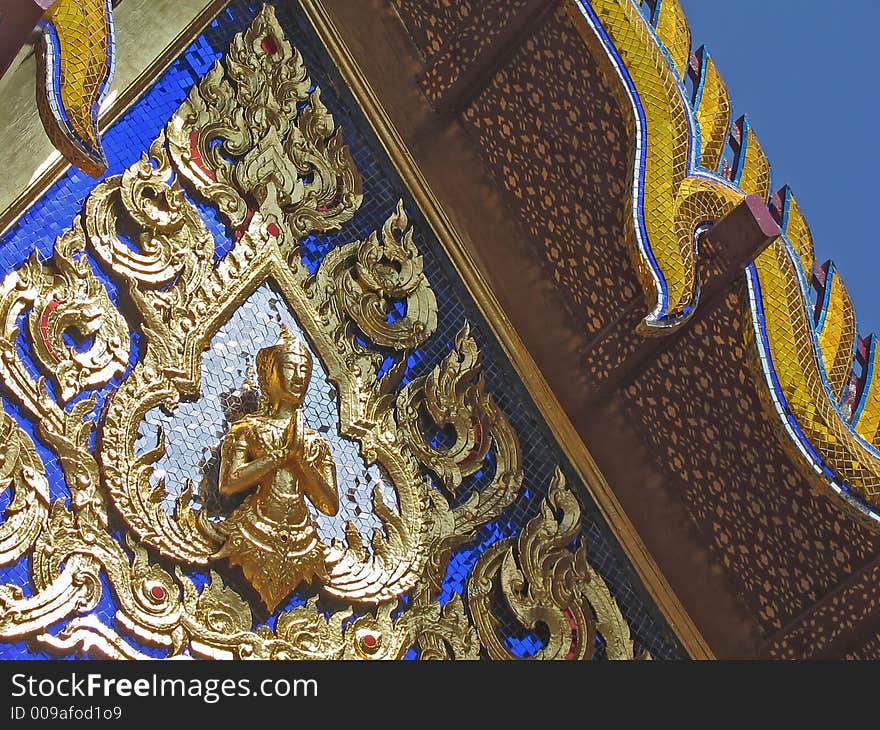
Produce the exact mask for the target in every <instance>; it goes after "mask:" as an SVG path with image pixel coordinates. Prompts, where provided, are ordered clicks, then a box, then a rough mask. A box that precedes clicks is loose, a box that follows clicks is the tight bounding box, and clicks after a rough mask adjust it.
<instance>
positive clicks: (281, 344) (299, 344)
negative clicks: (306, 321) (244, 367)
mask: <svg viewBox="0 0 880 730" xmlns="http://www.w3.org/2000/svg"><path fill="white" fill-rule="evenodd" d="M256 360H257V378H258V379H259V381H260V384H261V385H263V384H264V383H265V382H266V378H267V377H268V375H269V371H270V370H271V368H272V366H273V364H274V363H281V362H299V361H305V362H306V363H308V366H309V373H310V374H311V371H312V354H311V353H310V352H309V349H308V347H306V343H305V342H303V341H302V339H301V338H299V337H297V336H296V335H294V334H292V333H291V332H290V330H288V329H287V326H286V325H283V324H282V325H281V334H280V335H279V336H278V341H277V342H276V343H275V344H274V345H270V346H269V347H263V348H261V349H260V351H259V352H258V353H257V358H256Z"/></svg>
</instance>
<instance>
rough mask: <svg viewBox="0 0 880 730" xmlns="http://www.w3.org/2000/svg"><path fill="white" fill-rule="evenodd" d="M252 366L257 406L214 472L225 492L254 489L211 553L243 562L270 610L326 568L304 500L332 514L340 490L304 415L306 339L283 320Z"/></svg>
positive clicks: (323, 445)
mask: <svg viewBox="0 0 880 730" xmlns="http://www.w3.org/2000/svg"><path fill="white" fill-rule="evenodd" d="M256 369H257V378H258V381H259V386H260V390H261V395H262V400H261V406H260V408H259V409H258V412H257V413H256V414H254V415H249V416H246V417H244V418H242V419H241V420H239V421H236V422H235V423H234V424H232V426H231V427H230V429H229V432H228V434H227V435H226V437H225V439H224V441H223V445H222V447H221V452H220V479H219V489H220V493H221V494H223V495H227V496H228V495H233V494H239V493H241V492H245V491H248V490H253V491H252V492H251V493H250V494H249V495H248V496H247V498H246V499H245V500H244V502H243V503H242V504H241V505H240V506H239V507H238V508H237V509H236V510H235V511H234V512H233V513H232V515H231V516H230V517H229V519H227V520H226V521H225V522H224V523H223V529H224V531H225V532H226V535H227V537H226V541H225V543H224V545H223V547H222V548H221V549H220V551H219V552H218V553H216V555H215V557H217V558H221V557H226V558H228V559H229V562H230V563H231V564H233V565H238V566H239V567H241V570H242V572H243V573H244V576H245V577H246V578H247V579H248V581H250V583H251V585H252V586H253V587H254V588H255V589H256V590H257V592H258V593H259V594H260V597H261V598H262V600H263V603H264V604H265V605H266V608H267V609H268V610H269V611H274V610H275V608H276V607H277V606H278V604H279V603H281V601H282V600H284V598H286V597H287V596H288V595H290V593H291V592H292V591H293V590H294V589H295V588H296V587H297V586H298V585H299V584H300V583H301V582H303V581H311V580H312V579H313V578H314V577H316V576H317V577H319V578H320V577H321V575H322V574H323V572H324V570H325V558H324V556H325V551H326V548H325V546H324V545H323V543H321V541H320V540H319V538H318V533H317V531H316V529H315V525H314V522H313V520H312V517H311V515H310V513H309V507H308V504H307V503H306V500H307V499H308V500H310V501H311V502H312V504H313V505H314V506H315V507H316V508H317V509H319V510H320V511H321V512H323V513H324V514H327V515H335V514H336V513H337V511H338V510H339V497H338V494H337V489H336V466H335V464H334V462H333V456H332V454H331V453H330V447H329V446H328V445H327V442H326V441H325V440H324V439H323V438H322V437H321V436H320V435H319V434H318V433H316V432H315V431H313V430H312V429H310V428H309V427H308V426H307V425H306V424H305V421H304V419H303V408H302V404H303V398H304V397H305V394H306V389H307V387H308V384H309V379H310V378H311V374H312V357H311V355H310V353H309V351H308V350H307V349H306V346H305V344H304V343H303V342H302V340H300V339H299V338H298V337H295V336H292V335H291V334H290V333H289V332H288V331H287V329H286V328H282V332H281V336H280V338H279V340H278V342H277V343H276V344H275V345H272V346H271V347H264V348H263V349H261V350H260V351H259V352H258V353H257V357H256Z"/></svg>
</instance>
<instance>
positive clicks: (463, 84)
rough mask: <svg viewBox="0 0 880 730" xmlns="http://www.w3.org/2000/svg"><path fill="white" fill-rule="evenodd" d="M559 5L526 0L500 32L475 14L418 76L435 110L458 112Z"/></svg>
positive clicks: (555, 1) (548, 0)
mask: <svg viewBox="0 0 880 730" xmlns="http://www.w3.org/2000/svg"><path fill="white" fill-rule="evenodd" d="M559 4H560V0H527V2H526V4H525V5H524V6H523V7H522V8H520V10H519V11H517V12H515V13H513V14H512V15H511V16H510V17H509V18H508V19H507V21H506V23H505V24H504V27H503V28H502V29H501V30H500V31H499V32H495V31H496V29H494V28H491V27H486V26H485V25H483V23H484V22H489V23H491V17H487V16H486V15H485V12H484V13H481V12H476V13H474V16H473V19H472V20H473V24H472V25H469V26H467V27H465V28H463V29H462V30H461V31H460V32H459V35H458V36H457V37H456V38H455V39H454V40H453V41H452V42H451V43H450V44H449V45H448V46H447V47H446V48H444V49H441V50H440V52H438V53H437V54H436V55H435V56H434V58H433V59H432V60H431V63H430V66H429V67H428V68H427V69H426V70H425V71H424V73H422V74H421V75H420V77H419V85H420V87H421V88H422V91H423V92H424V93H425V95H426V96H427V97H428V100H429V101H430V102H431V106H433V108H434V110H435V111H437V112H438V113H440V114H442V115H446V116H450V117H451V116H454V115H457V114H458V113H459V112H461V111H462V110H463V109H464V108H465V107H466V106H467V105H468V104H469V103H470V101H471V100H472V99H474V97H475V96H476V95H477V94H479V93H480V91H481V90H482V89H483V88H485V86H486V84H487V83H488V82H489V80H490V79H491V78H492V77H493V76H494V75H495V73H496V72H497V71H498V69H500V68H501V67H502V66H503V65H504V64H505V62H506V61H507V59H509V58H510V56H511V55H512V54H513V53H514V52H515V51H516V49H517V48H519V47H520V45H522V43H523V42H524V41H525V40H526V39H527V38H528V37H529V36H530V35H532V34H533V33H535V32H537V31H538V30H539V29H540V27H541V25H542V24H543V23H544V21H545V20H546V19H547V18H548V17H549V16H550V14H551V13H552V12H553V11H554V10H555V9H556V8H557V7H558V6H559ZM487 39H488V41H487ZM463 60H464V67H463V68H460V67H461V66H462V61H463Z"/></svg>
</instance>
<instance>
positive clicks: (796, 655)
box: [759, 555, 880, 659]
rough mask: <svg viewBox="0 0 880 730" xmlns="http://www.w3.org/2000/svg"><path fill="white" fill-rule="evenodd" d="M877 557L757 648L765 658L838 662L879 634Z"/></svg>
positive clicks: (879, 569)
mask: <svg viewBox="0 0 880 730" xmlns="http://www.w3.org/2000/svg"><path fill="white" fill-rule="evenodd" d="M878 584H880V555H878V556H875V557H874V558H872V559H871V560H870V561H869V562H868V563H866V564H865V565H864V566H862V567H861V568H860V569H859V570H857V571H856V572H855V573H853V574H852V575H850V576H849V577H848V578H847V579H846V580H844V581H843V582H841V583H840V584H838V585H837V586H835V587H834V588H833V589H831V590H830V591H829V592H828V593H826V594H825V595H824V596H822V597H821V598H820V599H819V600H817V601H815V602H814V603H813V604H812V605H810V606H808V607H807V608H806V609H804V610H803V611H801V612H800V613H799V614H798V615H797V616H795V617H794V618H793V619H791V620H790V621H789V622H788V623H787V624H786V625H785V626H783V627H782V628H781V629H779V630H778V631H776V632H774V633H772V634H770V635H769V636H768V637H767V638H766V639H765V640H764V642H763V644H762V646H761V648H760V650H759V651H760V655H761V656H762V657H764V658H768V659H839V658H841V657H842V656H844V654H845V653H846V651H847V650H848V649H852V648H856V647H858V646H860V645H862V644H863V643H864V642H865V641H867V640H868V639H870V638H871V637H872V636H874V635H875V634H877V633H880V591H878V590H877V586H878Z"/></svg>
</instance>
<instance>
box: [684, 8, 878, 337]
mask: <svg viewBox="0 0 880 730" xmlns="http://www.w3.org/2000/svg"><path fill="white" fill-rule="evenodd" d="M680 1H681V4H682V6H683V7H684V10H685V12H686V14H687V17H688V21H689V22H690V26H691V34H692V44H693V48H698V47H699V46H700V45H703V44H705V45H706V47H707V48H708V49H709V52H710V53H711V54H712V57H713V58H714V60H715V64H716V65H717V66H718V70H719V72H720V73H721V76H722V78H723V79H724V81H725V82H726V83H727V88H728V90H729V92H730V98H731V103H732V106H733V118H734V119H736V118H738V117H739V116H740V115H741V114H744V113H745V114H748V115H749V117H750V118H751V120H752V124H753V126H754V129H755V131H756V132H757V134H758V137H759V139H760V140H761V144H762V145H763V147H764V151H765V152H766V153H767V156H768V157H769V158H770V164H771V165H772V167H773V189H774V190H777V189H778V188H780V187H782V185H783V184H785V183H788V184H789V185H790V186H791V189H792V191H793V192H794V194H795V197H797V199H798V202H799V203H800V205H801V208H802V209H803V210H804V213H805V214H806V216H807V221H808V222H809V224H810V229H811V230H812V233H813V242H814V245H815V249H816V257H817V258H818V259H819V261H820V262H822V261H825V260H826V259H829V258H830V259H833V260H834V262H835V264H836V265H837V268H838V271H839V272H840V274H841V275H842V277H843V281H844V283H845V284H846V286H847V289H848V290H849V292H850V296H851V297H852V299H853V303H854V304H855V308H856V317H857V318H858V326H859V331H860V333H861V334H862V335H865V334H868V333H870V332H875V333H877V334H878V335H880V249H878V247H877V242H878V238H880V237H878V235H877V232H876V229H875V228H874V226H873V223H874V221H875V219H876V217H877V213H878V212H880V200H877V201H875V200H874V198H875V186H876V183H875V177H874V176H875V171H876V170H877V169H878V162H880V155H878V152H877V143H878V139H877V137H878V132H877V129H878V127H877V123H876V120H877V115H878V108H880V99H878V92H880V82H878V80H877V79H878V70H880V68H878V56H877V48H878V45H880V44H878V41H877V37H876V36H877V31H878V28H880V2H878V1H877V0H838V2H836V3H827V2H819V1H818V0H736V1H735V2H727V0H680Z"/></svg>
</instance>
